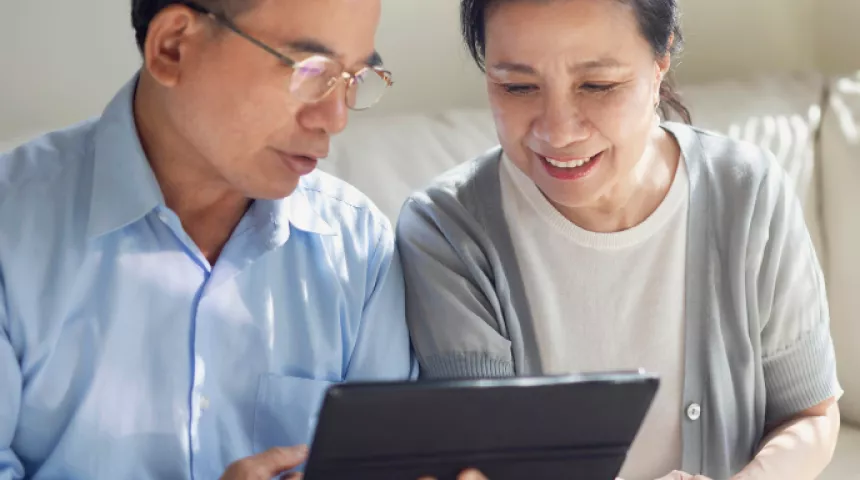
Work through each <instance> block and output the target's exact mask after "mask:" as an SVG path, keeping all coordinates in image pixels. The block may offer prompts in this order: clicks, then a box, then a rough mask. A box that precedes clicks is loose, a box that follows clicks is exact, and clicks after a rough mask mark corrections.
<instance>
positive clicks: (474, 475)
mask: <svg viewBox="0 0 860 480" xmlns="http://www.w3.org/2000/svg"><path fill="white" fill-rule="evenodd" d="M457 480H487V477H485V476H484V474H482V473H481V472H479V471H477V470H474V469H469V470H466V471H464V472H463V473H461V474H460V476H458V477H457Z"/></svg>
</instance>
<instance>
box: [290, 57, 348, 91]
mask: <svg viewBox="0 0 860 480" xmlns="http://www.w3.org/2000/svg"><path fill="white" fill-rule="evenodd" d="M341 72H342V69H341V67H340V65H338V64H337V63H335V62H334V61H332V60H330V59H328V58H325V57H310V58H306V59H305V60H302V61H301V62H298V63H296V64H295V66H294V67H293V75H292V77H291V79H290V92H292V94H293V95H294V96H295V97H297V98H298V99H300V100H302V101H305V102H316V101H319V100H321V99H322V98H323V97H325V96H326V95H327V94H328V93H329V92H331V90H332V88H334V87H335V86H336V84H337V82H338V80H339V79H340V77H341Z"/></svg>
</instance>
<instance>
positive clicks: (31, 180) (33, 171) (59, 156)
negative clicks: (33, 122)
mask: <svg viewBox="0 0 860 480" xmlns="http://www.w3.org/2000/svg"><path fill="white" fill-rule="evenodd" d="M96 124H97V121H96V120H89V121H86V122H82V123H79V124H77V125H73V126H70V127H67V128H64V129H61V130H56V131H53V132H49V133H45V134H43V135H41V136H39V137H36V138H34V139H32V140H30V141H28V142H26V143H23V144H21V145H19V146H17V147H15V148H13V149H12V150H10V151H8V152H3V153H0V205H2V204H3V203H5V202H7V201H11V199H13V198H16V197H18V196H21V195H24V196H27V197H33V198H34V199H37V198H41V199H42V200H49V199H50V198H52V196H51V195H48V196H47V197H46V196H44V195H40V196H34V195H32V194H34V193H36V192H43V193H51V192H53V193H57V192H60V191H64V190H66V189H64V188H62V187H63V186H64V185H66V184H69V183H70V182H73V181H75V179H77V178H78V175H76V174H75V172H77V171H79V170H80V168H81V167H83V166H85V165H84V164H85V163H86V159H87V158H90V157H92V137H93V134H94V132H95V126H96ZM21 200H23V199H21ZM15 203H18V202H15ZM18 206H19V207H20V206H21V205H18Z"/></svg>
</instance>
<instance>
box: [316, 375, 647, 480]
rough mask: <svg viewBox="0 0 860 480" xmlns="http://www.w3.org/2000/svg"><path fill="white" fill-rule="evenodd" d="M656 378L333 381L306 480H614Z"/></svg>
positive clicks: (628, 376) (324, 406)
mask: <svg viewBox="0 0 860 480" xmlns="http://www.w3.org/2000/svg"><path fill="white" fill-rule="evenodd" d="M658 385H659V380H658V378H657V377H656V376H653V375H648V374H644V373H642V372H638V373H608V374H594V375H574V376H563V377H540V378H513V379H498V380H459V381H422V382H417V383H366V384H360V383H358V384H342V385H337V386H334V387H332V388H330V389H329V391H328V392H327V394H326V398H325V400H324V402H323V405H322V408H321V411H320V417H319V422H318V423H317V429H316V433H315V436H314V440H313V443H312V446H311V452H310V456H309V459H308V463H307V464H306V466H305V479H306V480H323V479H331V480H338V479H349V480H365V479H366V480H370V479H373V480H388V479H391V480H395V479H396V480H417V479H418V478H421V477H423V476H430V477H434V478H436V479H438V480H449V479H450V480H454V479H456V477H457V474H458V473H459V472H461V471H462V470H463V469H465V468H467V467H475V468H478V469H480V470H481V471H482V472H483V473H484V474H485V475H486V476H487V477H488V478H489V479H490V480H506V479H517V480H523V479H589V480H614V479H615V477H616V476H617V474H618V473H619V472H620V470H621V467H622V465H623V463H624V460H625V458H626V455H627V451H628V449H629V447H630V445H631V443H632V442H633V440H634V438H635V436H636V434H637V432H638V431H639V428H640V425H641V424H642V421H643V420H644V418H645V415H646V413H647V412H648V410H649V408H650V405H651V402H652V401H653V399H654V396H655V394H656V391H657V388H658Z"/></svg>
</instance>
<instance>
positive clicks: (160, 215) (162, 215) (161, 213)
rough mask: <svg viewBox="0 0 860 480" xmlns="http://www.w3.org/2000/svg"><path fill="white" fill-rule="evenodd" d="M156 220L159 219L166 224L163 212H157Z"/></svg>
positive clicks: (165, 216)
mask: <svg viewBox="0 0 860 480" xmlns="http://www.w3.org/2000/svg"><path fill="white" fill-rule="evenodd" d="M158 218H160V219H161V221H162V222H164V223H167V219H168V217H167V214H166V213H165V212H158Z"/></svg>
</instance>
